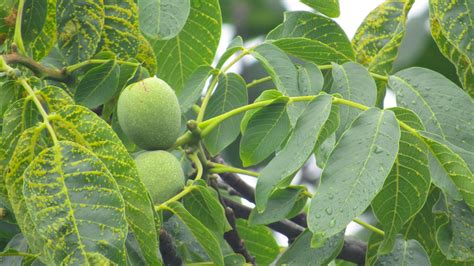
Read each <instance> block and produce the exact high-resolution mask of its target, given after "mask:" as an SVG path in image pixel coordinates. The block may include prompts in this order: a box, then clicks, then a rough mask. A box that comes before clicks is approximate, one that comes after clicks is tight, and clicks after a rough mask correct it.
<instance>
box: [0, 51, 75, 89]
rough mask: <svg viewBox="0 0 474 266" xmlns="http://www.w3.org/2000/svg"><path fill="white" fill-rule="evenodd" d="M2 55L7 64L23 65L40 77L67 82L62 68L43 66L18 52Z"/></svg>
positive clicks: (66, 76) (67, 77)
mask: <svg viewBox="0 0 474 266" xmlns="http://www.w3.org/2000/svg"><path fill="white" fill-rule="evenodd" d="M2 57H3V59H4V60H5V62H6V63H7V64H9V65H10V64H11V65H15V64H17V65H22V66H25V67H27V68H28V69H30V70H31V71H32V72H33V73H34V74H35V75H36V76H38V77H40V78H46V79H51V80H57V81H61V82H67V81H68V80H69V76H68V75H67V74H66V72H65V71H64V70H57V69H54V68H49V67H46V66H43V65H42V64H40V63H38V62H36V61H35V60H33V59H32V58H29V57H24V56H22V55H20V54H18V53H11V54H5V55H2Z"/></svg>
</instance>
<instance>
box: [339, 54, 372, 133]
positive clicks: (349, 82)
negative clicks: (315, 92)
mask: <svg viewBox="0 0 474 266" xmlns="http://www.w3.org/2000/svg"><path fill="white" fill-rule="evenodd" d="M332 78H333V83H332V88H331V90H330V92H331V93H339V94H340V95H341V96H342V97H343V98H344V99H346V100H350V101H354V102H357V103H362V104H364V105H366V106H374V105H375V101H376V100H377V87H376V86H375V82H374V80H373V79H372V77H371V76H370V74H369V72H368V71H367V69H365V68H364V67H363V66H361V65H359V64H357V63H353V62H349V63H345V64H343V65H337V64H334V63H333V65H332ZM339 112H340V126H339V128H338V130H337V132H336V137H337V138H339V137H340V136H341V134H342V133H343V132H344V131H345V130H346V129H347V128H348V127H349V126H350V125H351V123H352V121H354V119H355V118H356V117H357V115H359V114H360V110H358V109H355V108H353V107H350V106H340V107H339Z"/></svg>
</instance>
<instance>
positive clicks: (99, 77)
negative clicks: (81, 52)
mask: <svg viewBox="0 0 474 266" xmlns="http://www.w3.org/2000/svg"><path fill="white" fill-rule="evenodd" d="M119 76H120V67H119V66H118V64H117V63H116V61H115V60H109V61H108V62H106V63H103V64H101V65H98V66H96V67H93V68H91V69H90V70H89V71H87V72H86V74H85V75H84V77H82V79H81V81H79V84H78V85H77V89H76V92H75V94H74V99H75V100H76V102H77V103H79V104H82V105H84V106H86V107H89V108H94V107H97V106H99V105H101V104H104V103H106V102H107V101H109V100H110V99H112V97H113V96H114V95H115V94H116V93H117V90H118V89H119V88H118V82H119Z"/></svg>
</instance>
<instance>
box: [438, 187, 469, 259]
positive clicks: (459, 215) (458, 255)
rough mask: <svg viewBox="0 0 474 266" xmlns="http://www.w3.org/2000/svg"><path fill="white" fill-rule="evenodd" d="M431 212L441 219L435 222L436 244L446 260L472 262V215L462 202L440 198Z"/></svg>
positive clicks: (444, 197)
mask: <svg viewBox="0 0 474 266" xmlns="http://www.w3.org/2000/svg"><path fill="white" fill-rule="evenodd" d="M433 212H434V213H435V214H436V215H439V216H441V217H442V219H440V220H437V222H436V227H437V231H436V242H437V243H438V247H439V248H440V250H441V252H442V253H443V254H444V255H445V256H446V258H447V259H448V260H454V261H466V262H467V261H470V262H473V261H474V253H473V252H472V248H473V247H474V223H473V221H474V213H473V212H472V207H471V209H469V206H467V205H466V203H464V202H463V201H454V200H452V199H450V198H449V197H446V196H443V195H442V196H441V197H440V198H439V199H438V202H437V203H436V205H435V206H434V207H433Z"/></svg>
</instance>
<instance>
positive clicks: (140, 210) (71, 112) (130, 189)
mask: <svg viewBox="0 0 474 266" xmlns="http://www.w3.org/2000/svg"><path fill="white" fill-rule="evenodd" d="M52 123H53V126H54V128H55V130H56V132H57V134H58V138H59V139H61V140H69V141H74V142H76V143H79V144H80V145H82V146H84V147H86V148H88V149H90V150H91V151H92V152H94V154H95V155H96V156H97V157H98V158H99V159H100V160H102V162H103V163H104V164H105V166H106V167H107V168H108V170H109V171H110V173H111V174H112V176H113V177H114V179H115V181H116V182H117V184H118V187H119V189H120V193H121V194H122V196H123V198H124V200H125V208H126V210H125V211H126V218H127V221H128V224H129V225H130V228H131V230H132V231H133V232H134V234H135V237H136V239H137V241H138V243H139V245H140V247H141V249H142V252H143V254H144V257H145V258H146V259H147V261H148V263H150V264H157V263H158V257H157V246H158V243H157V233H156V230H155V222H154V216H153V205H152V202H151V200H150V197H149V195H148V193H144V192H145V191H147V190H146V188H145V186H144V185H143V183H142V182H141V181H140V178H139V176H138V172H137V170H136V166H135V162H134V161H133V159H132V157H131V156H130V155H129V153H128V152H127V150H126V148H125V147H124V146H123V144H122V142H121V141H120V139H119V138H118V136H117V135H116V134H115V133H114V132H113V129H112V128H111V127H110V126H109V125H108V124H107V123H106V122H105V121H104V120H102V119H101V118H99V117H98V116H97V115H96V114H94V113H93V112H92V111H90V110H88V109H87V108H85V107H82V106H76V105H74V106H66V107H64V108H63V109H61V110H59V111H57V116H54V118H53V119H52Z"/></svg>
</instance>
